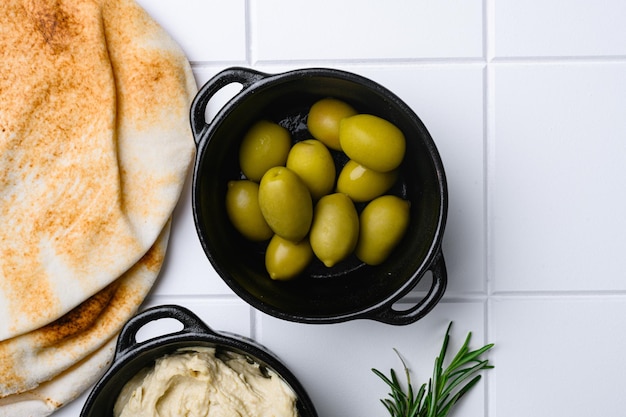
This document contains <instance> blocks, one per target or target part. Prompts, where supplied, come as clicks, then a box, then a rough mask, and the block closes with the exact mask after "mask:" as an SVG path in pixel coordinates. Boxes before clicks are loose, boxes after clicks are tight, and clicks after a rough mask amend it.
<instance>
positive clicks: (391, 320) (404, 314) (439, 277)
mask: <svg viewBox="0 0 626 417" xmlns="http://www.w3.org/2000/svg"><path fill="white" fill-rule="evenodd" d="M429 270H430V271H431V272H432V277H433V281H432V284H431V285H430V289H429V290H428V293H427V294H426V297H424V298H423V299H421V300H420V301H419V302H418V303H417V304H416V305H414V306H413V307H411V308H409V309H407V310H402V311H400V310H395V309H394V308H393V303H392V304H389V305H385V306H383V307H381V308H380V309H378V310H374V311H373V312H370V313H369V314H368V315H367V317H368V318H370V319H372V320H377V321H380V322H383V323H387V324H393V325H406V324H411V323H414V322H416V321H417V320H419V319H421V318H422V317H424V316H425V315H426V314H427V313H428V312H429V311H430V310H432V309H433V308H434V307H435V306H436V305H437V303H438V302H439V300H440V299H441V297H442V296H443V293H444V292H445V291H446V286H447V284H448V273H447V270H446V263H445V261H444V259H443V252H442V251H441V249H439V252H438V253H437V255H436V256H435V257H434V259H433V261H432V263H431V266H430V269H429Z"/></svg>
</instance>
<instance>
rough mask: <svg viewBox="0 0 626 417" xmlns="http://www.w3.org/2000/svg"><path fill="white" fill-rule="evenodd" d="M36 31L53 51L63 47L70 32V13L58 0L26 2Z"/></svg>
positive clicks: (69, 36) (69, 37)
mask: <svg viewBox="0 0 626 417" xmlns="http://www.w3.org/2000/svg"><path fill="white" fill-rule="evenodd" d="M27 7H28V8H29V11H30V13H31V16H32V18H33V22H34V24H35V27H36V28H37V30H38V32H39V33H40V34H41V36H43V39H44V41H45V42H46V44H48V45H49V46H50V47H51V48H52V49H53V50H54V51H59V50H61V49H64V48H65V47H66V46H67V44H68V41H69V39H71V37H72V34H71V30H72V26H73V25H72V21H71V20H72V15H71V14H69V13H67V12H66V11H65V10H64V9H63V8H62V6H61V3H60V2H59V1H58V0H47V1H46V0H36V1H30V2H28V3H27Z"/></svg>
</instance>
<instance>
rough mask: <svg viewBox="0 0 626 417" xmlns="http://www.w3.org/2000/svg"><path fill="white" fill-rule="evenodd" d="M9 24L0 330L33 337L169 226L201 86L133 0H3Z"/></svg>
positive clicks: (3, 24) (0, 65)
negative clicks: (191, 116)
mask: <svg viewBox="0 0 626 417" xmlns="http://www.w3.org/2000/svg"><path fill="white" fill-rule="evenodd" d="M0 28H2V29H1V30H0V100H1V105H0V216H1V218H2V220H3V227H2V228H0V317H2V320H1V321H0V341H2V340H8V339H12V338H16V337H18V336H21V335H27V339H26V340H29V341H28V342H26V344H27V345H28V346H29V347H31V348H33V346H32V343H34V342H33V341H32V339H31V336H32V335H28V333H29V332H33V331H35V330H36V329H39V328H41V327H43V326H46V325H48V324H49V323H51V322H53V321H55V320H58V319H59V318H61V317H62V316H64V315H65V314H67V313H68V312H70V311H71V310H72V309H74V308H76V307H77V306H78V305H79V304H81V303H82V302H84V301H85V300H86V299H88V298H89V297H91V296H93V295H94V294H96V293H98V292H99V291H101V290H103V289H104V288H106V287H107V286H109V285H110V284H111V283H113V282H114V281H115V280H117V279H118V278H119V277H120V276H122V275H123V274H125V273H126V272H127V271H129V270H130V269H131V268H132V267H133V266H134V265H135V264H137V263H138V262H139V261H140V259H142V257H143V256H144V255H145V254H146V253H147V252H148V250H149V249H150V248H151V247H152V246H153V244H154V243H155V242H156V240H157V238H158V236H159V235H160V233H161V232H162V231H163V230H164V228H165V226H166V223H167V222H168V220H169V218H170V216H171V214H172V211H173V209H174V207H175V205H176V203H177V201H178V198H179V196H180V192H181V190H182V186H183V184H184V181H185V177H186V174H187V172H188V169H189V167H190V164H191V161H192V160H193V153H194V150H195V146H194V143H193V139H192V136H191V131H190V129H189V122H188V114H189V105H190V103H191V100H192V99H193V96H194V95H195V93H196V91H197V87H196V84H195V81H194V79H193V76H192V73H191V69H190V66H189V63H188V62H187V60H186V58H185V56H184V54H183V53H182V51H181V50H180V48H179V47H178V45H177V44H175V43H174V41H173V40H172V39H171V38H170V37H169V36H168V34H167V33H166V32H165V31H164V30H163V29H162V28H161V27H159V26H158V25H157V24H156V23H155V22H154V21H153V20H152V19H151V18H150V17H149V16H148V15H147V14H146V13H145V11H144V10H143V9H141V8H140V7H139V6H138V5H137V4H136V3H134V1H133V0H3V1H2V2H1V3H0ZM135 302H136V303H139V302H140V300H139V299H136V300H135ZM135 307H137V305H135ZM118 318H121V317H118ZM18 340H22V339H20V338H17V339H15V343H17V341H18ZM35 350H36V349H35ZM56 358H57V357H55V360H56ZM29 360H30V359H29ZM72 360H73V359H70V358H68V359H67V364H69V363H70V362H71V361H72ZM42 376H43V375H42ZM29 379H30V378H29ZM34 379H36V378H34ZM2 383H4V381H2ZM2 390H3V392H6V387H3V388H2Z"/></svg>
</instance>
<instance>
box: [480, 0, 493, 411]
mask: <svg viewBox="0 0 626 417" xmlns="http://www.w3.org/2000/svg"><path fill="white" fill-rule="evenodd" d="M483 47H484V51H483V56H484V59H485V67H484V73H483V126H484V132H483V158H484V160H483V178H484V183H483V193H484V197H483V198H484V200H483V204H484V228H485V229H484V231H483V233H484V235H483V236H484V242H485V243H484V245H485V251H484V253H485V255H484V256H485V259H484V271H485V291H486V295H487V297H486V299H485V304H484V326H485V332H484V333H485V340H484V342H485V343H492V342H495V338H494V337H493V335H494V333H495V331H494V329H495V326H494V324H493V322H494V317H493V314H494V313H493V309H492V303H491V296H492V294H493V272H494V271H493V264H492V262H491V258H492V256H491V254H492V250H493V247H492V235H493V234H492V226H493V225H492V222H491V219H490V218H491V213H492V204H491V201H492V198H491V192H492V191H493V180H492V176H493V173H494V165H495V161H494V153H493V151H494V132H495V128H494V127H495V121H494V114H493V110H494V109H495V106H494V94H495V93H494V73H493V67H492V65H491V63H492V62H493V59H494V55H495V0H483ZM495 378H496V375H495V374H494V373H489V374H488V375H486V377H485V378H484V384H485V392H484V408H485V417H489V416H491V415H496V412H495V411H496V410H495V399H496V395H495V388H496V384H495Z"/></svg>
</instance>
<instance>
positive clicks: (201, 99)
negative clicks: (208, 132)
mask: <svg viewBox="0 0 626 417" xmlns="http://www.w3.org/2000/svg"><path fill="white" fill-rule="evenodd" d="M268 76H269V75H268V74H265V73H262V72H259V71H255V70H252V69H249V68H243V67H232V68H227V69H225V70H223V71H221V72H219V73H218V74H217V75H215V76H214V77H213V78H211V79H210V80H209V81H208V82H207V83H206V84H205V85H204V86H202V88H201V89H200V91H198V93H197V94H196V96H195V97H194V99H193V102H192V103H191V130H192V132H193V136H194V140H195V141H196V144H198V143H199V141H200V138H201V137H202V134H203V133H204V131H205V129H206V128H207V127H208V126H209V125H208V123H207V122H206V118H205V114H206V107H207V105H208V104H209V101H210V100H211V98H212V97H213V96H214V95H215V94H216V93H217V92H218V91H219V90H221V89H222V88H224V87H226V86H227V85H228V84H232V83H239V84H241V85H242V86H243V88H242V91H243V90H246V89H247V88H248V87H250V86H251V85H252V84H254V83H255V82H257V81H259V80H261V79H263V78H265V77H268ZM239 94H241V92H240V93H239ZM237 95H238V94H237Z"/></svg>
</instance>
